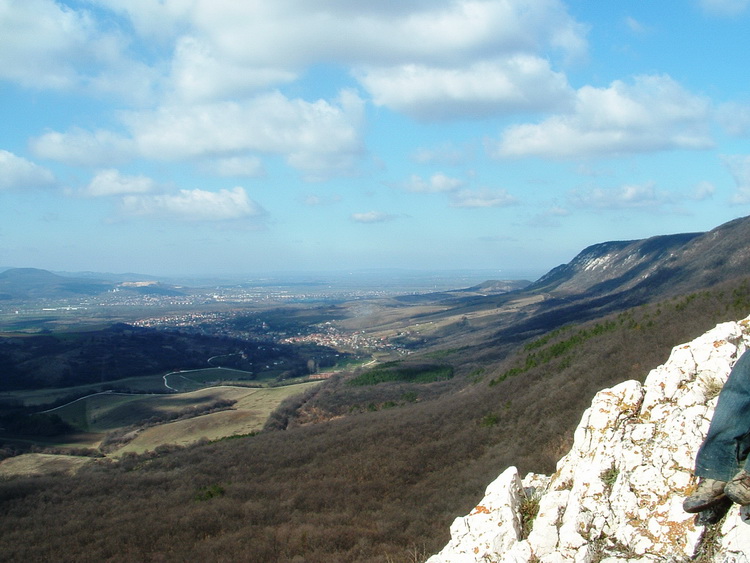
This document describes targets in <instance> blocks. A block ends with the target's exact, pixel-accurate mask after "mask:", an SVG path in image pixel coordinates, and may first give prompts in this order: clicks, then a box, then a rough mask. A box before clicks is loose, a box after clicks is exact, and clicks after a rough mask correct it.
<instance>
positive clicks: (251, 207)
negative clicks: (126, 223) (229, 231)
mask: <svg viewBox="0 0 750 563" xmlns="http://www.w3.org/2000/svg"><path fill="white" fill-rule="evenodd" d="M121 208H122V212H123V213H124V214H125V215H129V216H136V217H144V216H154V217H159V218H167V219H180V220H187V221H227V220H233V219H249V218H259V217H260V216H262V215H263V214H264V211H263V209H262V208H261V207H260V205H258V204H257V203H256V202H254V201H253V200H252V199H250V197H248V195H247V193H246V192H245V190H244V189H243V188H241V187H236V188H233V189H231V190H226V189H225V190H219V191H218V192H211V191H206V190H180V191H179V192H178V193H176V194H157V195H126V196H124V197H123V198H122V206H121Z"/></svg>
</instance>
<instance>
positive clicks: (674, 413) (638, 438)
mask: <svg viewBox="0 0 750 563" xmlns="http://www.w3.org/2000/svg"><path fill="white" fill-rule="evenodd" d="M748 345H750V318H748V319H745V320H742V321H739V322H728V323H722V324H720V325H718V326H716V327H715V328H714V329H713V330H711V331H709V332H707V333H706V334H704V335H703V336H701V337H699V338H697V339H695V340H693V341H692V342H689V343H687V344H684V345H680V346H677V347H675V348H674V349H673V351H672V354H671V355H670V357H669V360H668V361H667V362H666V363H665V364H663V365H661V366H659V367H657V368H656V369H654V370H652V371H651V372H650V373H649V375H648V376H647V378H646V380H645V382H644V383H643V384H641V383H639V382H637V381H625V382H623V383H621V384H619V385H617V386H615V387H613V388H611V389H605V390H603V391H600V392H599V393H598V394H597V395H596V396H595V398H594V399H593V401H592V403H591V407H590V408H589V409H587V410H586V411H585V413H584V414H583V417H582V419H581V422H580V424H579V426H578V428H577V429H576V432H575V439H574V444H573V447H572V448H571V450H570V452H569V453H568V454H567V455H565V456H564V457H563V458H562V459H561V460H560V461H559V462H558V464H557V471H556V472H555V473H554V474H553V475H551V476H544V475H534V474H529V475H527V476H526V477H524V478H523V479H521V478H520V476H519V474H518V471H517V470H516V469H515V468H514V467H509V468H508V469H506V470H505V471H504V472H503V473H502V474H501V475H500V477H498V479H497V480H496V481H494V482H493V483H492V484H491V485H490V486H489V487H488V488H487V491H486V495H485V497H484V499H483V500H482V501H481V502H480V503H479V504H478V505H477V506H476V507H475V508H474V510H472V512H471V513H470V514H468V515H467V516H465V517H461V518H457V519H456V520H455V521H454V523H453V525H452V526H451V540H450V542H449V543H448V545H446V546H445V548H444V549H443V550H442V551H441V552H440V553H439V554H437V555H435V556H433V557H432V558H430V559H429V563H448V562H459V561H460V562H470V561H496V562H531V561H535V562H542V563H557V562H563V561H581V562H597V561H604V560H606V561H607V562H608V563H616V562H626V561H629V560H634V559H635V560H639V561H654V562H656V561H688V560H694V558H700V559H699V560H700V561H704V562H705V561H717V562H718V561H732V562H736V563H739V562H744V561H748V559H747V556H746V555H745V554H748V553H750V527H748V526H749V525H750V524H748V523H746V522H745V520H744V519H745V518H746V517H747V515H746V514H744V509H743V511H740V509H739V507H737V506H736V505H735V506H732V507H731V508H730V510H729V512H728V513H727V515H726V516H725V517H724V518H723V520H721V521H719V522H718V523H716V524H709V525H701V524H699V523H698V522H696V520H695V516H694V515H691V514H686V513H685V512H684V511H683V510H682V501H683V499H684V498H685V496H687V495H688V494H690V492H691V490H692V488H693V487H694V486H695V484H696V479H695V477H694V476H693V474H692V467H693V462H694V459H695V455H696V453H697V450H698V448H699V447H700V444H701V443H702V441H703V438H704V437H705V434H706V432H707V430H708V425H709V423H710V420H711V417H712V415H713V411H714V408H715V406H716V401H717V396H718V391H719V390H720V388H721V386H722V385H723V383H724V382H725V381H726V379H727V377H728V375H729V372H730V371H731V368H732V366H733V365H734V363H735V362H736V360H737V359H738V358H739V356H740V355H742V353H743V352H744V351H745V349H746V348H747V347H748Z"/></svg>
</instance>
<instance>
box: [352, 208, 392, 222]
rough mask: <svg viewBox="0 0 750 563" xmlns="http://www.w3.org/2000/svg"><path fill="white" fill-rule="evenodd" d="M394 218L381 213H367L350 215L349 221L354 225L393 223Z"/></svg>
mask: <svg viewBox="0 0 750 563" xmlns="http://www.w3.org/2000/svg"><path fill="white" fill-rule="evenodd" d="M395 218H396V216H395V215H391V214H389V213H383V212H381V211H367V212H365V213H352V215H351V219H352V221H354V222H355V223H385V222H387V221H393V220H394V219H395Z"/></svg>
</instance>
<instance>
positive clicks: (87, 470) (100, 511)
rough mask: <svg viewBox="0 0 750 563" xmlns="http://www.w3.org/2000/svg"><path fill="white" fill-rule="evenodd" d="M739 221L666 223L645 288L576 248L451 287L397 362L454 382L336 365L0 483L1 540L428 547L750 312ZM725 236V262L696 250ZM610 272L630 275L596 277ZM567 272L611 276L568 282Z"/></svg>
mask: <svg viewBox="0 0 750 563" xmlns="http://www.w3.org/2000/svg"><path fill="white" fill-rule="evenodd" d="M735 223H736V224H730V225H729V226H728V227H725V228H719V229H716V230H715V231H712V232H711V233H713V234H711V233H706V234H701V235H689V236H685V237H684V240H680V237H671V238H670V240H669V241H668V242H669V243H668V244H667V245H666V248H669V252H665V251H664V250H663V248H664V246H663V245H662V250H661V251H658V252H656V251H654V252H652V253H651V254H648V256H651V258H650V259H649V260H651V265H650V266H649V268H650V269H649V271H651V272H653V273H651V274H650V275H649V277H648V278H646V280H650V281H651V282H653V281H654V280H656V281H657V282H659V283H654V285H653V287H654V293H653V298H650V297H649V295H648V293H647V292H646V291H645V289H644V288H645V286H644V285H643V284H644V280H643V279H641V280H640V281H638V282H634V280H635V279H636V278H637V277H638V276H635V277H632V276H631V277H630V279H629V280H627V278H628V276H627V275H626V274H625V273H624V272H626V271H627V268H624V269H623V268H620V269H619V270H618V272H617V273H616V274H613V273H612V271H613V270H612V269H611V268H608V269H604V268H603V267H600V266H601V265H602V264H603V261H599V262H597V263H596V266H595V268H594V269H597V268H598V269H600V270H601V272H600V274H601V275H600V276H599V277H598V281H595V282H594V281H592V280H593V278H591V268H590V269H589V270H586V268H585V267H583V265H582V264H583V262H580V265H581V267H579V268H573V267H571V268H569V269H568V270H567V273H565V272H562V271H558V272H557V274H556V278H555V281H553V282H551V281H549V280H548V281H547V282H545V284H546V285H544V287H539V286H537V287H536V289H533V288H525V289H522V290H520V291H513V292H510V293H508V294H501V295H486V296H476V295H474V296H464V298H458V299H457V298H456V296H455V295H450V296H447V297H443V296H441V297H439V298H436V300H435V301H433V303H432V306H431V307H430V309H431V310H430V311H429V312H426V313H424V314H421V313H420V314H419V315H414V316H412V317H410V318H409V319H408V320H407V321H405V320H404V318H403V315H402V316H401V317H400V319H399V320H398V322H399V323H403V322H409V323H420V324H422V323H423V322H424V321H425V320H429V319H432V320H434V321H435V323H434V324H433V325H429V326H431V327H435V329H434V330H433V332H432V333H427V332H425V333H424V334H422V335H419V342H417V339H416V338H415V342H416V344H415V346H414V348H413V349H412V350H411V354H410V355H409V356H408V361H406V360H404V361H403V363H401V364H395V365H394V364H391V365H390V366H389V368H388V369H389V370H390V371H391V372H393V373H396V374H398V373H404V374H410V373H412V371H411V368H412V367H413V366H415V365H419V366H421V367H422V368H424V369H429V370H432V371H435V372H437V371H440V373H447V371H446V370H445V369H444V368H445V367H450V368H451V370H452V371H451V372H450V373H451V375H452V377H450V378H449V379H442V380H433V381H429V382H418V381H416V380H414V379H412V380H411V381H406V380H401V381H399V380H392V379H391V380H389V381H385V382H379V383H378V382H376V381H378V380H377V379H373V380H371V381H370V383H369V384H362V385H354V384H351V383H350V381H351V380H353V379H354V378H355V377H358V376H359V375H361V374H362V373H366V372H358V373H353V374H350V375H344V374H342V375H338V376H334V377H331V378H330V379H328V380H327V381H326V382H325V383H323V384H322V385H321V386H320V387H319V388H317V390H316V391H313V392H309V393H307V394H305V395H303V396H300V397H297V398H294V399H290V400H288V401H287V402H286V403H284V404H283V405H282V406H281V407H280V408H279V410H278V411H277V412H276V413H275V415H274V416H273V417H272V418H271V420H270V423H269V424H268V425H267V427H266V430H265V431H264V432H261V433H260V434H258V435H256V436H253V437H248V438H243V439H237V440H232V441H221V442H216V443H204V444H200V445H197V446H193V447H189V448H175V447H167V446H163V447H160V448H157V449H156V451H155V452H151V453H147V454H142V455H128V456H124V457H123V459H122V461H121V462H120V463H117V464H114V463H111V462H96V461H94V462H92V463H89V464H87V465H85V466H84V467H82V468H80V469H78V471H77V473H75V474H74V475H64V474H61V475H56V476H50V475H47V476H41V477H36V478H26V477H18V478H14V479H12V480H9V481H4V482H0V502H2V506H3V510H4V512H3V517H2V518H3V526H4V533H3V535H2V536H1V537H0V552H1V553H3V554H4V555H5V556H6V557H7V558H8V559H9V560H35V561H53V560H57V559H59V554H60V553H61V552H64V553H65V554H66V556H68V557H69V558H70V559H71V560H76V559H78V560H80V559H87V560H119V561H144V560H156V559H160V560H165V561H212V560H216V559H217V558H219V557H220V558H222V559H223V560H247V559H248V557H252V559H253V560H257V561H289V562H291V561H309V562H318V561H319V562H330V561H383V560H392V561H418V560H423V559H425V558H426V557H427V556H428V555H430V554H432V553H436V552H438V551H439V550H440V549H441V548H442V547H443V546H444V545H445V544H446V543H447V542H448V540H449V527H450V524H451V522H452V521H453V520H454V519H455V518H456V517H457V516H460V515H463V514H466V513H468V512H469V511H470V510H471V509H472V507H474V506H476V505H477V503H478V502H479V501H480V499H481V498H482V495H483V492H484V490H485V488H486V486H487V484H488V483H490V482H491V481H492V480H493V479H494V478H496V477H497V475H498V474H499V473H501V472H502V471H503V470H504V469H505V468H508V467H510V466H515V467H517V468H518V470H519V472H520V474H525V473H527V472H532V471H533V472H536V473H547V474H549V473H552V472H553V471H554V470H555V465H556V463H557V461H558V459H559V458H560V457H561V456H562V455H563V454H564V453H565V452H567V451H568V450H569V449H570V447H571V445H572V444H573V435H574V430H575V427H576V425H577V424H578V422H579V421H580V418H581V413H583V412H584V410H585V409H586V408H587V407H588V406H589V405H590V403H591V400H592V399H593V397H594V396H595V395H596V393H597V392H598V391H600V390H601V389H602V388H607V387H614V386H616V385H617V384H619V383H621V382H623V381H627V380H634V381H638V382H643V381H644V379H645V377H646V375H647V374H648V372H649V370H650V369H652V368H653V367H655V366H657V365H659V364H661V363H663V362H664V361H665V360H666V359H667V358H668V357H669V354H670V351H671V349H672V348H673V347H674V346H676V345H678V344H680V343H682V342H686V341H690V340H692V339H694V338H696V337H698V336H699V335H701V334H703V333H705V332H706V331H708V330H709V329H710V328H711V327H713V326H715V325H716V324H718V323H720V322H724V321H729V320H734V319H737V318H743V317H745V316H747V315H748V313H750V280H749V279H748V277H747V273H746V272H748V271H750V269H746V270H745V272H744V273H743V275H742V277H737V274H738V273H739V272H741V271H742V269H743V268H744V266H742V264H744V263H745V262H744V260H746V258H742V252H741V248H744V247H743V246H742V244H744V245H745V246H747V242H746V241H747V239H745V242H744V243H743V242H742V241H741V238H742V233H743V228H746V227H747V224H748V223H747V220H742V221H739V222H735ZM661 242H664V241H661ZM633 245H634V246H633ZM660 245H661V243H660ZM660 245H656V246H660ZM615 247H616V248H620V249H627V248H630V250H629V251H628V252H627V253H625V254H618V258H617V261H620V260H627V259H628V256H634V255H635V254H633V253H634V252H636V249H640V250H637V253H641V250H642V251H643V252H646V250H647V249H648V248H649V247H648V245H645V242H643V241H641V243H628V244H625V245H622V246H621V245H615ZM612 248H613V247H610V248H609V250H607V249H606V248H605V247H601V248H599V249H597V251H596V252H595V253H594V254H593V255H592V256H596V254H597V252H598V254H599V256H600V257H601V256H604V255H605V254H607V253H608V252H609V251H611V250H612ZM708 249H710V251H709V250H708ZM618 252H620V251H618ZM721 252H726V253H727V254H725V256H724V258H725V260H724V262H722V263H721V264H722V265H720V266H719V269H714V270H711V269H710V264H709V263H708V262H702V261H701V260H702V258H701V259H699V258H696V259H695V264H693V263H692V262H691V261H690V260H688V259H687V258H686V256H689V255H690V253H692V254H693V256H694V255H695V254H696V253H698V254H701V253H709V255H710V256H711V258H712V259H713V260H717V259H719V258H720V253H721ZM729 254H733V255H737V258H736V259H733V258H731V257H730V256H729ZM646 262H648V260H646ZM717 264H718V262H717ZM638 267H639V268H641V272H643V271H645V270H643V268H644V266H643V264H641V266H638ZM670 273H671V274H672V275H674V276H675V278H674V283H673V284H671V285H670V284H668V283H666V282H665V281H663V280H664V279H665V276H667V275H668V274H670ZM583 276H588V279H589V281H587V282H585V281H584V277H583ZM607 276H613V277H611V280H619V281H616V282H615V283H612V284H610V285H609V286H607V287H606V288H605V287H604V286H602V285H601V284H602V283H606V281H607ZM576 279H578V280H581V281H580V283H579V284H578V287H581V288H583V287H589V288H592V287H594V286H596V287H598V288H599V289H601V290H602V291H599V292H598V293H597V291H594V290H592V291H593V292H592V293H589V292H588V291H583V293H580V294H575V293H573V289H572V288H574V287H575V286H576ZM717 279H720V280H721V282H720V283H715V281H716V280H717ZM660 280H662V281H660ZM565 283H567V285H563V284H565ZM586 283H588V284H589V285H588V286H587V285H586ZM592 283H593V284H594V285H591V284H592ZM559 287H562V288H563V289H560V290H558V289H557V288H559ZM673 287H682V288H685V291H684V292H682V293H679V292H677V293H676V292H675V291H674V290H673ZM563 292H564V293H565V296H563ZM566 298H567V299H568V300H567V301H566ZM389 306H391V307H392V310H394V311H400V310H401V309H399V307H401V306H400V305H397V304H396V305H389ZM422 306H423V305H420V307H422ZM382 317H383V318H384V319H385V318H386V317H388V315H382ZM463 317H466V320H465V322H464V321H463ZM440 319H442V320H443V321H444V324H442V325H441V324H439V323H438V322H437V321H438V320H440ZM365 320H366V319H365ZM362 322H365V321H362ZM393 322H394V323H395V322H396V321H393ZM386 324H387V321H384V325H386ZM424 324H426V323H424ZM425 366H426V368H425ZM381 371H382V369H381ZM389 375H391V374H389ZM380 381H382V380H380ZM279 429H283V430H279ZM217 554H220V556H218V555H217ZM248 554H251V555H248Z"/></svg>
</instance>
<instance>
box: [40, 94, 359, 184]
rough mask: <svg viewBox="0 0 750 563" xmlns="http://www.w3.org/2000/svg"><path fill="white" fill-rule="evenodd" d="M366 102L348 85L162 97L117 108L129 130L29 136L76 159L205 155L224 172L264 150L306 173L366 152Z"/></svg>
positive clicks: (254, 171)
mask: <svg viewBox="0 0 750 563" xmlns="http://www.w3.org/2000/svg"><path fill="white" fill-rule="evenodd" d="M363 112H364V102H363V100H362V99H361V98H360V97H359V96H358V95H357V94H356V93H355V92H352V91H349V90H346V91H343V92H341V93H340V95H339V97H338V99H337V100H335V101H334V102H328V101H325V100H318V101H315V102H307V101H305V100H301V99H289V98H287V97H285V96H284V95H283V94H281V93H280V92H271V93H267V94H262V95H258V96H256V97H253V98H249V99H243V100H240V101H236V102H215V103H206V104H189V105H162V106H160V107H158V108H157V109H155V110H138V111H136V110H132V111H129V112H122V113H121V114H120V117H121V119H122V120H123V123H124V126H125V128H126V129H127V130H128V131H129V136H124V135H121V134H118V133H114V132H111V131H104V130H97V131H95V132H89V131H85V130H82V129H80V128H74V129H71V130H70V131H68V132H65V133H60V132H57V131H51V132H47V133H45V134H43V135H41V136H39V137H37V138H35V139H32V141H31V148H32V151H33V152H34V154H35V155H37V156H39V157H42V158H48V159H51V160H56V161H59V162H64V163H66V164H74V165H81V166H111V165H115V164H122V163H123V162H126V161H128V160H129V159H132V158H134V157H136V156H140V157H144V158H149V159H155V160H188V159H192V158H199V159H211V163H210V164H208V165H207V168H208V169H213V170H214V171H216V172H217V173H218V174H220V175H224V176H259V175H262V174H263V168H262V163H261V162H260V160H259V159H258V157H255V156H244V157H238V156H237V153H248V152H250V153H264V154H271V155H279V156H282V157H284V158H286V160H287V163H288V164H289V165H291V166H292V167H294V168H296V169H297V170H300V171H301V172H302V173H303V175H304V176H305V177H306V178H307V179H309V180H321V179H326V178H328V177H330V176H333V175H339V174H351V173H352V172H353V171H354V170H355V168H356V166H357V163H358V161H359V158H360V157H361V156H362V154H363V152H364V148H363V140H362V128H363V121H364V116H363Z"/></svg>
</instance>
